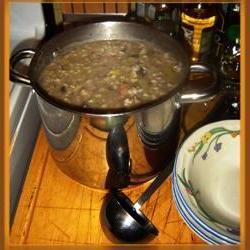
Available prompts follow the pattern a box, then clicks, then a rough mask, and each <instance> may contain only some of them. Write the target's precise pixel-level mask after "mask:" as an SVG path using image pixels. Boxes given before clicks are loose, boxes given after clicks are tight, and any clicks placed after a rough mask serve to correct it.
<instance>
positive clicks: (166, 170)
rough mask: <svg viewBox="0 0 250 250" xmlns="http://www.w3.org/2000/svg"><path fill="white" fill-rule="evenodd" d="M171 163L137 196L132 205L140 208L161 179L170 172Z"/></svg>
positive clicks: (161, 181) (160, 182) (158, 185)
mask: <svg viewBox="0 0 250 250" xmlns="http://www.w3.org/2000/svg"><path fill="white" fill-rule="evenodd" d="M171 166H172V164H170V165H169V166H167V167H166V168H165V169H164V170H163V171H162V172H161V173H160V174H159V175H158V176H157V177H156V179H155V180H154V181H153V182H152V183H151V185H150V186H149V187H148V188H147V189H146V190H145V191H144V193H143V194H142V195H141V196H140V197H139V199H138V200H137V201H136V203H135V204H134V207H136V208H138V209H139V208H140V207H141V206H142V205H143V204H144V203H145V202H146V201H147V200H148V199H149V198H150V197H151V196H152V194H153V193H154V192H155V191H156V190H157V189H158V188H159V187H160V185H161V184H162V183H163V181H164V180H165V179H166V178H167V177H168V176H169V174H170V173H171V172H172V167H171Z"/></svg>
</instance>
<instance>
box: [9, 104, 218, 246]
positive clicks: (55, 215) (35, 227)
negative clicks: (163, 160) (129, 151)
mask: <svg viewBox="0 0 250 250" xmlns="http://www.w3.org/2000/svg"><path fill="white" fill-rule="evenodd" d="M213 103H214V101H213V102H211V103H208V105H207V106H204V105H203V104H192V105H191V106H190V107H189V109H188V111H187V114H186V119H185V122H186V124H188V125H189V126H188V127H192V126H193V124H194V123H196V122H197V121H198V120H200V119H202V118H203V117H204V115H205V114H206V113H207V111H208V110H210V109H211V107H212V106H213ZM149 184H150V183H149V182H148V183H145V184H142V185H140V186H137V187H134V188H133V189H129V190H128V191H126V194H127V195H128V196H129V197H130V198H131V200H133V201H135V200H136V199H137V198H138V197H139V195H140V194H141V193H142V192H143V191H144V190H145V188H146V187H147V186H148V185H149ZM104 196H105V192H103V191H97V190H93V189H90V188H88V187H85V186H83V185H80V184H79V183H77V182H75V181H74V180H72V179H71V178H69V177H68V176H66V175H65V174H63V173H62V172H61V171H60V169H59V168H58V167H57V166H56V164H55V162H54V160H53V158H52V157H51V155H50V151H49V146H48V143H47V139H46V137H45V132H44V130H43V128H41V130H40V133H39V135H38V138H37V143H36V147H35V149H34V153H33V156H32V160H31V163H30V166H29V169H28V173H27V176H26V180H25V183H24V186H23V190H22V194H21V198H20V201H19V205H18V208H17V211H16V215H15V219H14V223H13V225H12V228H11V235H10V243H11V244H46V245H47V244H49V245H50V244H60V245H67V244H89V245H95V244H102V245H111V244H116V243H114V242H112V241H110V240H109V239H108V238H107V236H106V235H105V234H104V233H103V230H102V228H101V224H100V218H99V216H100V208H101V205H102V202H103V199H104ZM142 210H143V212H144V213H145V215H146V216H148V217H149V218H150V219H151V221H152V222H153V223H154V224H155V226H156V227H157V228H158V229H159V231H160V233H159V235H158V236H157V237H155V238H154V239H153V240H152V241H150V242H149V244H206V243H205V242H204V241H203V240H201V239H200V238H199V237H198V236H196V235H195V234H194V233H193V232H192V231H191V230H190V229H189V228H188V226H187V225H186V224H185V222H184V221H183V220H182V218H181V217H180V215H179V214H178V211H177V210H176V207H175V203H174V201H173V197H172V193H171V177H169V178H168V179H167V180H166V181H165V182H164V183H163V184H162V186H161V187H160V188H159V189H158V190H157V191H156V192H155V193H154V194H153V195H152V197H151V198H150V200H149V201H148V202H146V204H145V205H144V206H143V207H142Z"/></svg>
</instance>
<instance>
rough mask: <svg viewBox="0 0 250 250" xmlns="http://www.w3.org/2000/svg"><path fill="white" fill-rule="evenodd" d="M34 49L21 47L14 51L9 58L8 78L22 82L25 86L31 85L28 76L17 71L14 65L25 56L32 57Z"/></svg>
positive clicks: (25, 57)
mask: <svg viewBox="0 0 250 250" xmlns="http://www.w3.org/2000/svg"><path fill="white" fill-rule="evenodd" d="M35 53H36V52H35V50H33V49H23V50H19V51H18V52H16V53H15V54H14V55H13V56H11V58H10V80H11V81H13V82H16V83H21V84H24V85H25V86H28V87H32V83H31V80H30V78H29V77H27V76H25V75H23V74H22V73H20V72H18V71H17V70H16V69H15V68H16V65H17V64H18V63H19V62H20V61H22V60H24V59H27V58H33V56H34V55H35Z"/></svg>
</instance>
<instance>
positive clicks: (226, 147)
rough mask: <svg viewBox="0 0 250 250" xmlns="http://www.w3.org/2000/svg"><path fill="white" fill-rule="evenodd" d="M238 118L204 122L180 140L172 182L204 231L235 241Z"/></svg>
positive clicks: (238, 184) (237, 198)
mask: <svg viewBox="0 0 250 250" xmlns="http://www.w3.org/2000/svg"><path fill="white" fill-rule="evenodd" d="M239 171H240V121H239V120H225V121H220V122H215V123H211V124H208V125H206V126H204V127H201V128H199V129H198V130H196V131H195V132H194V133H193V134H191V135H190V136H189V137H188V138H187V140H185V142H184V143H183V144H182V146H181V148H180V150H179V152H178V155H177V158H176V162H175V168H174V182H175V186H176V189H177V190H178V191H179V193H180V198H182V199H183V201H184V203H185V205H187V210H188V211H189V213H190V216H193V217H194V219H195V220H196V221H197V223H198V224H199V225H200V226H201V227H203V228H204V230H207V231H208V232H212V233H215V234H216V235H217V236H218V237H221V238H222V239H225V240H231V239H232V240H233V241H236V242H238V241H239V222H240V213H239V204H240V193H239V188H240V182H239V180H240V178H239Z"/></svg>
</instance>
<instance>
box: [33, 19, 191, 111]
mask: <svg viewBox="0 0 250 250" xmlns="http://www.w3.org/2000/svg"><path fill="white" fill-rule="evenodd" d="M107 23H114V24H115V25H128V26H131V27H135V28H136V29H139V28H141V29H146V32H152V33H153V35H154V36H157V35H158V36H159V37H160V39H165V40H166V42H169V43H170V44H171V46H174V47H173V48H174V49H175V50H178V51H179V52H178V53H179V54H181V59H182V61H181V62H182V70H181V72H180V74H182V75H183V76H182V77H180V80H179V83H178V84H177V85H176V87H175V88H174V89H172V90H171V91H169V92H168V93H167V94H165V95H163V96H161V97H159V98H157V99H155V100H153V101H149V102H145V103H141V104H138V105H133V106H131V107H121V108H115V109H112V108H91V107H84V106H82V107H81V106H77V105H71V104H68V103H65V102H63V101H62V100H59V99H57V98H55V97H52V96H50V95H48V94H47V93H46V91H45V90H44V89H43V88H42V87H41V86H40V85H39V83H38V82H37V81H36V80H35V79H38V76H36V75H34V70H32V69H33V68H35V67H36V64H37V63H38V62H39V60H41V58H42V56H43V50H44V49H45V48H47V47H48V46H50V45H51V44H53V43H55V42H56V41H58V40H59V39H61V38H65V35H67V37H70V36H71V35H73V34H75V33H77V32H79V31H81V32H82V29H87V28H91V27H92V26H93V27H94V26H97V25H106V24H107ZM110 40H116V39H110ZM121 40H122V38H121ZM124 40H126V39H124ZM134 40H138V39H137V38H135V39H134ZM87 41H88V40H87ZM142 41H143V39H142ZM144 41H146V42H151V41H148V40H147V39H145V40H144ZM82 42H83V43H84V40H83V41H82ZM70 44H72V43H69V44H68V45H67V46H69V45H70ZM153 45H154V44H153ZM154 46H155V45H154ZM165 51H168V52H169V50H165ZM170 52H171V53H172V55H173V56H174V57H175V58H176V57H180V55H179V56H177V54H176V53H174V52H173V51H170ZM189 67H190V62H189V59H188V56H187V53H186V52H185V51H184V48H183V47H182V46H181V44H180V43H179V42H178V41H177V40H175V39H173V38H172V37H171V36H169V35H168V34H166V33H163V32H161V31H159V30H157V29H155V28H153V27H151V26H147V25H145V24H141V23H134V22H128V21H103V22H93V23H88V24H83V25H80V26H77V27H74V28H71V29H69V30H66V31H63V32H61V33H59V34H57V35H55V36H54V37H52V38H51V39H50V40H48V41H47V42H46V43H44V44H43V46H42V47H41V48H40V49H39V50H38V51H37V52H36V53H35V55H34V57H33V58H32V60H31V63H30V68H29V69H30V72H29V75H30V79H31V85H32V87H33V88H34V90H35V92H36V93H37V94H38V95H39V96H40V97H41V98H43V99H44V100H46V101H47V102H48V103H50V104H52V105H54V106H56V107H58V108H61V109H64V110H66V111H70V112H75V113H85V114H88V115H91V116H114V115H123V114H130V113H134V112H140V111H142V110H145V109H149V108H152V107H154V106H156V105H159V104H161V103H163V102H165V101H166V100H168V99H169V98H171V97H172V96H174V95H175V94H177V93H178V92H179V91H180V90H181V89H182V86H183V83H184V82H185V80H187V78H188V72H189Z"/></svg>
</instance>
